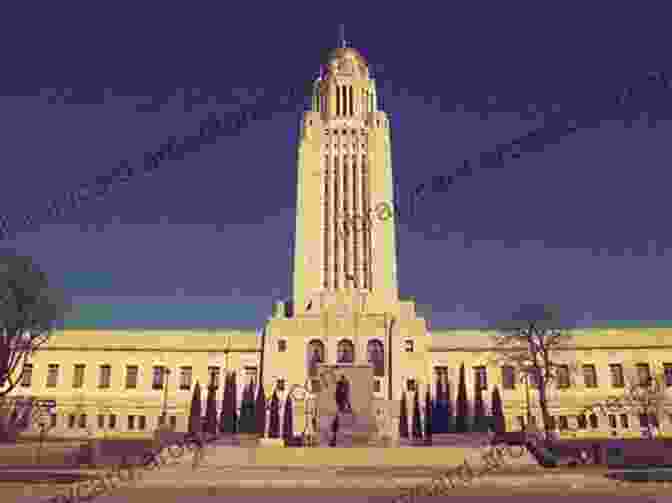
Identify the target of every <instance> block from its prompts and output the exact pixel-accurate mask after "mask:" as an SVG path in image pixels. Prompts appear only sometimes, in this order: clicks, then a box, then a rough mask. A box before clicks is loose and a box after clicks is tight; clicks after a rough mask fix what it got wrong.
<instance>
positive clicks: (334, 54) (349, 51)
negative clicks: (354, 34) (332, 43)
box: [327, 47, 368, 66]
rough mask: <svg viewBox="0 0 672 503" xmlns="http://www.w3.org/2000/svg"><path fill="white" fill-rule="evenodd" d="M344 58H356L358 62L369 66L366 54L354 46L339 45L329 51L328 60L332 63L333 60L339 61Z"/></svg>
mask: <svg viewBox="0 0 672 503" xmlns="http://www.w3.org/2000/svg"><path fill="white" fill-rule="evenodd" d="M343 59H349V60H355V61H356V62H357V63H359V64H362V65H365V66H367V65H368V64H367V62H366V59H364V56H362V54H361V53H360V52H359V51H358V50H357V49H354V48H352V47H338V48H337V49H334V50H333V51H331V52H330V53H329V56H328V57H327V61H328V62H329V63H331V62H332V61H339V60H343Z"/></svg>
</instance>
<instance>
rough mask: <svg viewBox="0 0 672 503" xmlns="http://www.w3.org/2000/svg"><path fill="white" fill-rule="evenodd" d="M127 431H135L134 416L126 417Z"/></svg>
mask: <svg viewBox="0 0 672 503" xmlns="http://www.w3.org/2000/svg"><path fill="white" fill-rule="evenodd" d="M128 429H129V430H134V429H135V416H128Z"/></svg>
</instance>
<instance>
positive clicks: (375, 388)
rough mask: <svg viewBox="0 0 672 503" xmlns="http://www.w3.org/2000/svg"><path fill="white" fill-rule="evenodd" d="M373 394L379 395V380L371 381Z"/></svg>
mask: <svg viewBox="0 0 672 503" xmlns="http://www.w3.org/2000/svg"><path fill="white" fill-rule="evenodd" d="M373 392H374V393H380V379H374V380H373Z"/></svg>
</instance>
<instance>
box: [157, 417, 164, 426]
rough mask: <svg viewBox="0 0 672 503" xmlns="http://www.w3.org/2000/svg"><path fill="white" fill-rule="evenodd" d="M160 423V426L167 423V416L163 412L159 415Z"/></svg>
mask: <svg viewBox="0 0 672 503" xmlns="http://www.w3.org/2000/svg"><path fill="white" fill-rule="evenodd" d="M158 424H159V426H163V425H164V424H166V416H164V415H163V414H161V415H160V416H159V417H158Z"/></svg>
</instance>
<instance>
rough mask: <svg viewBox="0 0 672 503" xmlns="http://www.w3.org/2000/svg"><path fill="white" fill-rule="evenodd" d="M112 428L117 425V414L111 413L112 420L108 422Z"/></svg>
mask: <svg viewBox="0 0 672 503" xmlns="http://www.w3.org/2000/svg"><path fill="white" fill-rule="evenodd" d="M108 424H109V427H110V429H111V430H113V429H115V428H116V427H117V415H116V414H110V422H109V423H108Z"/></svg>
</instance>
